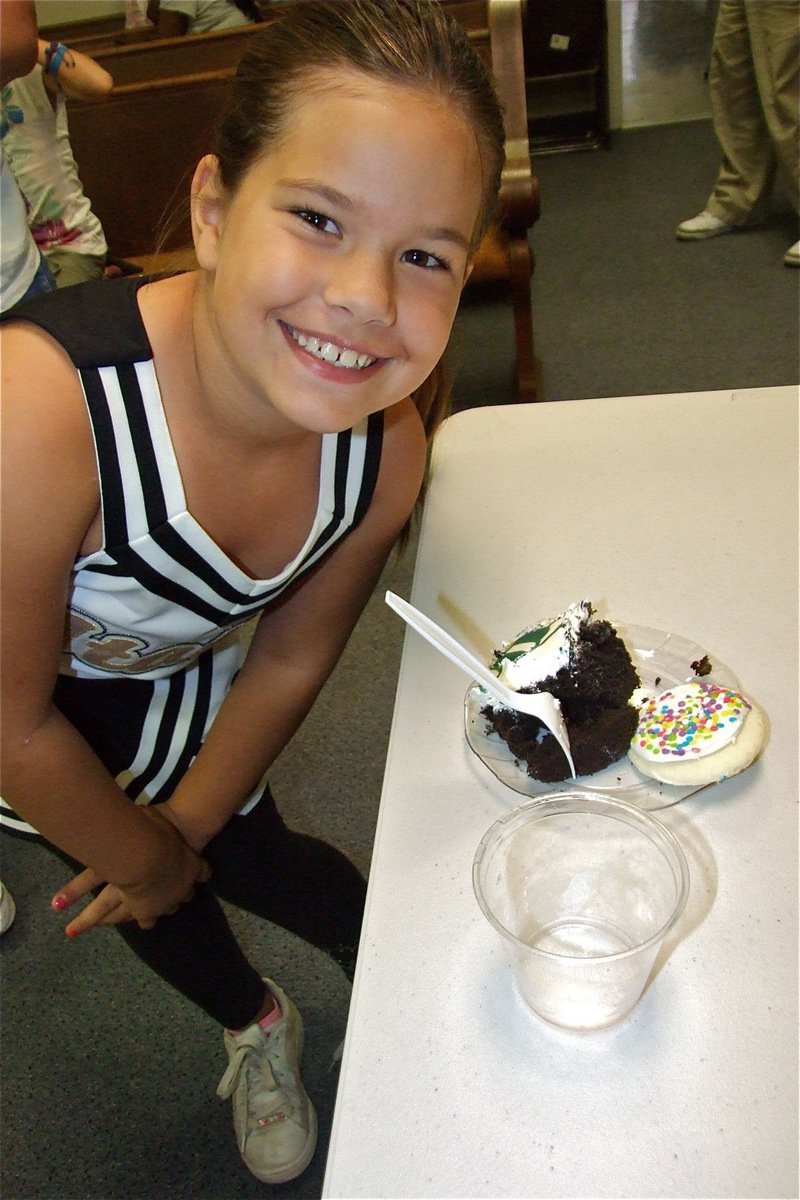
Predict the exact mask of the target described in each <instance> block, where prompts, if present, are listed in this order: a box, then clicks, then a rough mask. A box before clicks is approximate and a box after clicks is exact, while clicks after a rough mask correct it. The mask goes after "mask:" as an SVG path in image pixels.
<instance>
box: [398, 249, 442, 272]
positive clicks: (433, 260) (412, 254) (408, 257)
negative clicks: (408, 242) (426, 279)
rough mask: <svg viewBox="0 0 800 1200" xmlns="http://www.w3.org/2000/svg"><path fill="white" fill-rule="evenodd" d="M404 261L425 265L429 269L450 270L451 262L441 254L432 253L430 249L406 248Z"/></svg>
mask: <svg viewBox="0 0 800 1200" xmlns="http://www.w3.org/2000/svg"><path fill="white" fill-rule="evenodd" d="M403 262H407V263H411V265H412V266H414V267H424V268H425V269H426V270H428V271H449V269H450V263H449V262H448V261H447V259H446V258H442V257H441V256H440V255H436V254H431V253H430V251H428V250H406V252H405V254H404V255H403Z"/></svg>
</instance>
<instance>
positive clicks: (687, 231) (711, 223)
mask: <svg viewBox="0 0 800 1200" xmlns="http://www.w3.org/2000/svg"><path fill="white" fill-rule="evenodd" d="M732 232H733V226H732V225H728V223H727V222H726V221H721V220H720V219H719V217H712V215H711V213H709V212H705V210H704V211H703V212H701V213H698V215H697V216H696V217H690V218H689V220H688V221H682V222H681V224H680V225H679V226H678V228H677V230H676V237H677V238H678V241H679V242H699V241H701V240H702V239H703V238H713V237H719V235H720V234H721V233H732Z"/></svg>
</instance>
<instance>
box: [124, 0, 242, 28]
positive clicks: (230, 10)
mask: <svg viewBox="0 0 800 1200" xmlns="http://www.w3.org/2000/svg"><path fill="white" fill-rule="evenodd" d="M147 15H148V17H149V19H150V21H151V23H152V24H154V25H155V27H156V36H157V37H181V36H182V35H183V34H185V33H188V34H194V33H211V32H212V30H215V29H235V28H236V27H237V26H240V25H251V24H254V23H257V22H258V21H260V19H261V14H260V12H259V9H258V3H257V0H154V2H151V3H150V4H149V5H148V7H147Z"/></svg>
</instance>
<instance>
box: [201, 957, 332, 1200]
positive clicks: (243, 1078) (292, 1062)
mask: <svg viewBox="0 0 800 1200" xmlns="http://www.w3.org/2000/svg"><path fill="white" fill-rule="evenodd" d="M264 982H265V983H266V985H267V987H268V988H269V990H270V991H271V992H272V994H273V995H274V996H275V998H276V1000H277V1001H278V1003H279V1004H280V1006H281V1012H282V1016H281V1017H280V1018H279V1020H277V1021H276V1022H275V1024H274V1025H271V1026H270V1027H269V1029H268V1030H267V1032H266V1033H265V1032H264V1030H263V1029H262V1028H261V1027H260V1025H257V1024H254V1025H248V1027H247V1028H246V1029H243V1030H242V1031H241V1032H240V1033H229V1032H228V1031H227V1030H226V1031H225V1049H226V1050H227V1051H228V1058H229V1062H228V1067H227V1070H226V1071H225V1074H224V1075H223V1076H222V1079H221V1080H220V1084H219V1087H218V1088H217V1095H218V1096H220V1097H221V1098H222V1099H223V1100H224V1099H227V1097H228V1096H232V1097H233V1127H234V1129H235V1131H236V1142H237V1145H238V1147H239V1153H240V1154H241V1156H242V1158H243V1159H244V1162H245V1165H246V1166H247V1167H248V1169H249V1170H250V1171H252V1172H253V1174H254V1175H255V1177H256V1179H260V1180H262V1182H263V1183H287V1182H288V1181H289V1180H290V1179H294V1178H296V1176H298V1175H299V1174H300V1172H301V1171H304V1170H305V1169H306V1167H307V1166H308V1164H309V1163H310V1162H311V1159H312V1158H313V1157H314V1150H315V1148H316V1144H317V1114H316V1113H315V1112H314V1107H313V1105H312V1103H311V1101H310V1100H309V1098H308V1096H307V1095H306V1090H305V1088H304V1087H303V1081H302V1080H301V1078H300V1055H301V1053H302V1050H303V1022H302V1020H301V1017H300V1013H299V1012H298V1011H297V1009H296V1007H295V1006H294V1004H293V1003H292V1001H291V1000H290V999H289V997H288V996H287V995H286V993H285V992H284V991H283V990H282V989H281V988H279V987H278V986H277V984H274V983H273V982H272V980H270V979H265V980H264Z"/></svg>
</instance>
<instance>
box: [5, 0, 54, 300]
mask: <svg viewBox="0 0 800 1200" xmlns="http://www.w3.org/2000/svg"><path fill="white" fill-rule="evenodd" d="M36 42H37V38H36V9H35V7H34V4H33V0H17V3H16V4H0V87H3V88H5V86H6V84H8V83H11V81H12V80H14V79H16V78H18V77H19V76H20V75H27V74H28V72H29V71H31V70H32V69H33V65H34V64H35V62H36ZM2 145H3V143H2V140H1V139H0V312H5V311H6V309H9V308H13V307H14V305H15V304H17V303H19V301H20V300H27V299H31V298H32V297H34V296H40V295H42V293H43V292H52V291H54V290H55V286H56V282H55V280H54V279H53V274H52V271H51V270H50V268H49V267H48V265H47V263H46V262H45V261H44V259H43V258H42V255H41V252H40V250H39V247H38V246H37V245H36V242H35V241H34V240H33V236H32V234H31V231H30V229H29V228H28V218H27V213H26V210H25V200H24V198H23V196H22V193H21V192H20V190H19V187H18V185H17V181H16V179H15V178H14V176H13V174H12V173H11V167H10V166H9V164H8V162H7V160H6V155H5V150H4V149H2Z"/></svg>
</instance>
